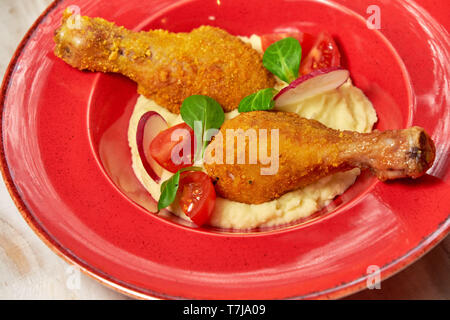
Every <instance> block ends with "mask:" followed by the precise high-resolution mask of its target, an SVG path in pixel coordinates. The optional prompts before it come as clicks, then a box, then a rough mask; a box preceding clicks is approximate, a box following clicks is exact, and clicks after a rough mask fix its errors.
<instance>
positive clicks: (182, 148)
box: [150, 122, 195, 173]
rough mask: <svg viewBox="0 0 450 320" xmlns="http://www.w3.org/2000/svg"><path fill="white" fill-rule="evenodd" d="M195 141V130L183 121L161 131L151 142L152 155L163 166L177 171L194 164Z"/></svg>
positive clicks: (171, 170)
mask: <svg viewBox="0 0 450 320" xmlns="http://www.w3.org/2000/svg"><path fill="white" fill-rule="evenodd" d="M177 139H178V140H177ZM194 143H195V140H194V130H192V129H191V127H189V126H188V125H187V124H186V123H184V122H183V123H180V124H177V125H176V126H173V127H170V128H168V129H166V130H163V131H161V132H160V133H159V134H158V135H157V136H156V137H155V138H154V139H153V140H152V142H151V143H150V155H151V156H152V158H153V159H155V161H156V162H158V164H159V165H160V166H161V167H163V168H164V169H166V170H168V171H170V172H173V173H175V172H177V171H178V170H180V169H181V168H185V167H189V166H192V163H193V160H194V159H193V158H194V156H193V155H194Z"/></svg>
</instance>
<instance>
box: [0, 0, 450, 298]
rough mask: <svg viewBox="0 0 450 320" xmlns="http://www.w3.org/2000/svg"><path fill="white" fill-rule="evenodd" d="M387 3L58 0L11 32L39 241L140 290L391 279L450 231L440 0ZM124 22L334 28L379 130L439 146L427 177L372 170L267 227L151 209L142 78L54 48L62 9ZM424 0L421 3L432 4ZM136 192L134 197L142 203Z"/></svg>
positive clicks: (17, 179)
mask: <svg viewBox="0 0 450 320" xmlns="http://www.w3.org/2000/svg"><path fill="white" fill-rule="evenodd" d="M420 2H421V3H422V5H426V6H427V8H426V9H424V8H423V7H421V6H420V5H419V4H416V3H414V2H413V1H400V0H399V1H392V2H385V4H384V5H383V6H382V7H381V8H380V9H381V29H380V30H370V29H368V28H367V27H366V22H365V19H366V17H368V16H369V15H370V14H368V13H366V12H367V11H366V10H367V8H368V7H369V5H371V4H372V3H373V1H370V0H361V1H350V0H340V1H301V0H299V1H259V0H247V1H240V2H239V4H238V2H236V1H219V0H217V1H206V0H205V1H201V0H198V1H180V2H177V3H173V1H157V0H153V1H150V0H148V1H141V0H114V1H111V0H108V1H106V0H105V1H101V0H84V1H81V0H79V1H56V2H55V3H54V4H52V5H51V6H50V8H49V9H47V11H46V12H45V13H44V14H43V15H42V16H41V17H40V18H39V19H38V21H37V22H36V23H35V25H34V26H33V27H32V28H31V30H30V31H29V33H28V34H27V36H26V37H25V39H24V40H23V41H22V43H21V45H20V46H19V48H18V50H17V52H16V54H15V56H14V58H13V60H12V62H11V64H10V67H9V69H8V71H7V73H6V77H5V80H4V82H3V87H2V96H1V105H2V121H1V125H2V149H1V150H2V154H1V163H2V172H3V175H4V178H5V180H6V183H7V185H8V188H9V190H10V192H11V195H12V197H13V198H14V200H15V202H16V204H17V206H18V207H19V210H20V211H21V213H22V214H23V216H24V218H25V219H26V220H27V221H28V223H29V224H30V225H31V226H32V228H33V229H34V230H35V231H36V232H37V233H38V234H39V235H40V236H41V237H42V239H43V240H44V241H45V242H46V243H47V244H48V245H49V246H50V247H51V248H53V249H54V250H55V251H56V252H58V253H59V254H60V255H61V256H63V257H65V258H67V259H68V260H70V261H72V262H74V263H76V264H78V265H80V266H81V267H82V268H83V270H84V271H86V272H87V273H89V274H90V275H92V276H94V277H95V278H97V279H99V280H100V281H101V282H103V283H105V284H108V285H110V286H111V287H113V288H115V289H118V290H120V291H122V292H125V293H127V294H130V295H134V296H136V297H144V298H145V297H151V296H156V297H163V298H216V299H230V298H254V299H259V298H337V297H341V296H344V295H347V294H349V293H352V292H355V291H356V290H359V289H362V288H364V287H365V286H366V280H367V277H368V274H367V268H368V267H369V266H372V265H375V266H379V267H380V268H381V276H382V278H383V279H384V278H386V277H388V276H390V275H392V274H393V273H395V272H397V271H399V270H400V269H402V268H403V267H405V266H406V265H408V264H410V263H411V262H413V261H414V260H416V259H417V258H419V257H420V256H422V255H423V254H424V253H425V252H426V251H427V250H429V249H430V248H431V247H432V246H433V245H435V244H436V243H437V242H438V241H439V240H440V239H442V238H443V237H444V236H445V235H446V234H447V233H448V231H449V226H450V222H449V211H450V210H449V209H450V197H449V194H450V185H449V179H450V170H449V169H448V163H449V159H448V154H449V149H450V144H449V143H450V142H449V141H450V117H449V113H450V108H449V101H450V100H449V92H450V90H449V85H448V81H447V80H448V79H450V75H449V73H450V71H449V68H448V66H449V65H450V61H449V57H450V53H449V48H450V44H449V37H448V33H447V31H446V29H445V27H443V26H442V25H441V24H439V22H438V21H441V22H445V23H448V19H447V16H446V14H447V13H448V12H449V10H450V6H449V2H448V1H434V2H426V1H420ZM73 3H76V4H77V5H78V6H79V7H80V10H81V13H82V14H83V15H89V16H101V17H103V18H105V19H108V20H111V21H115V22H116V23H117V24H119V25H124V26H125V27H127V28H131V29H135V30H138V29H144V30H147V29H150V28H165V29H169V30H171V31H189V30H190V29H192V28H193V27H197V26H199V25H201V24H212V25H216V26H221V27H223V28H225V29H226V30H228V31H229V32H231V33H233V34H240V35H250V34H252V33H257V34H264V33H270V32H273V31H286V30H290V29H301V30H303V31H305V32H310V33H317V32H319V31H320V30H322V29H326V30H329V31H330V32H332V34H333V36H334V37H335V39H336V40H337V42H338V44H339V46H340V48H341V51H342V53H343V56H344V57H345V59H344V63H345V65H346V66H347V67H348V68H349V69H350V71H351V74H352V78H353V80H354V82H355V83H356V85H357V86H358V87H360V88H361V89H363V90H364V92H365V93H366V94H367V96H368V97H369V98H370V99H371V100H372V101H373V103H374V105H375V108H376V109H377V112H378V115H379V118H380V121H379V123H378V124H377V126H378V128H379V129H388V128H404V127H407V126H410V125H419V126H422V127H425V128H426V130H427V131H428V132H429V133H430V134H431V135H432V137H433V139H434V141H435V142H436V145H437V158H436V162H435V164H434V166H433V168H432V169H431V170H430V171H429V175H428V176H425V177H424V178H421V179H419V180H416V181H412V180H404V181H395V182H390V183H381V182H378V181H377V180H376V179H374V178H373V177H371V176H370V175H368V174H365V175H363V176H362V177H361V178H359V179H358V182H357V183H356V184H355V185H354V186H353V187H352V188H350V189H349V190H348V191H347V192H346V193H345V194H344V195H343V196H341V197H339V198H338V199H336V200H335V201H334V203H333V205H332V206H330V207H328V208H327V209H326V210H324V211H323V212H321V214H320V216H317V215H316V218H315V219H313V220H310V221H308V222H306V223H302V224H297V225H291V226H288V227H283V228H278V229H275V230H270V231H267V230H266V231H263V232H261V231H260V232H249V233H230V232H224V231H223V230H217V229H207V228H206V229H204V228H203V229H195V228H192V227H191V226H185V225H180V224H179V223H177V222H176V221H173V220H170V219H164V218H161V217H157V216H156V215H153V214H149V213H148V211H147V210H145V209H143V207H142V206H144V207H147V208H150V209H151V208H152V207H153V206H154V202H153V200H152V199H151V198H150V197H149V195H148V194H147V193H146V192H145V191H144V190H143V189H142V187H141V186H140V185H139V184H138V183H137V181H136V179H135V178H134V176H133V174H132V172H131V169H130V155H129V151H128V147H127V142H126V134H127V133H126V126H127V122H128V117H129V115H130V112H131V108H132V106H133V104H134V102H135V100H136V98H137V94H136V86H135V84H133V83H132V82H130V81H128V80H127V79H125V78H123V77H121V76H118V75H104V74H98V73H87V72H80V71H77V70H75V69H73V68H71V67H70V66H68V65H67V64H65V63H64V62H62V61H61V60H59V59H57V58H56V57H55V56H54V55H53V53H52V49H53V41H52V36H53V32H54V30H55V28H56V27H57V26H58V25H59V23H60V18H61V12H62V10H63V9H64V8H65V7H67V6H68V5H70V4H73ZM427 10H428V11H427ZM138 203H139V204H138Z"/></svg>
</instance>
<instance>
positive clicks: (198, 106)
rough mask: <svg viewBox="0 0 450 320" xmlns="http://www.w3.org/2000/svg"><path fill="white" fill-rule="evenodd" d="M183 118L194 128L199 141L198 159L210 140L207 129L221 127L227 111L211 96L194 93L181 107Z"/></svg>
mask: <svg viewBox="0 0 450 320" xmlns="http://www.w3.org/2000/svg"><path fill="white" fill-rule="evenodd" d="M180 114H181V118H182V119H183V121H184V122H186V123H187V125H188V126H189V127H191V128H192V129H193V130H194V133H195V139H196V142H197V150H196V157H195V158H196V159H198V157H199V156H200V155H199V154H200V152H201V154H203V151H204V149H205V148H206V145H207V144H208V141H205V134H206V131H207V130H209V129H219V128H220V126H221V125H222V123H223V122H224V121H225V113H224V112H223V109H222V107H221V106H220V104H219V103H218V102H217V101H216V100H214V99H213V98H211V97H208V96H203V95H193V96H190V97H187V98H186V99H184V101H183V103H182V104H181V108H180Z"/></svg>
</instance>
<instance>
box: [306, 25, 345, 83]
mask: <svg viewBox="0 0 450 320" xmlns="http://www.w3.org/2000/svg"><path fill="white" fill-rule="evenodd" d="M340 65H341V53H340V52H339V49H338V47H337V45H336V43H335V42H334V40H333V38H332V37H331V36H330V35H329V34H328V33H327V32H325V31H323V32H321V33H320V34H319V35H318V37H317V39H316V41H315V43H314V46H313V47H312V49H311V50H310V51H309V53H308V54H307V55H306V56H304V58H302V62H301V64H300V71H299V73H300V74H302V75H305V74H308V73H311V71H313V70H316V69H323V68H329V67H339V66H340Z"/></svg>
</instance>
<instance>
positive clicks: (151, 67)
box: [54, 10, 275, 113]
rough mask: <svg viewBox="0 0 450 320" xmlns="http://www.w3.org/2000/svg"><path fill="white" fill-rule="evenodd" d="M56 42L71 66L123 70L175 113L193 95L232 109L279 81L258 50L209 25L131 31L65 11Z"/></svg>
mask: <svg viewBox="0 0 450 320" xmlns="http://www.w3.org/2000/svg"><path fill="white" fill-rule="evenodd" d="M54 41H55V43H56V47H55V54H56V56H58V57H59V58H61V59H63V60H64V61H65V62H67V63H68V64H70V65H71V66H73V67H75V68H78V69H80V70H90V71H102V72H116V73H121V74H123V75H125V76H126V77H128V78H130V79H132V80H133V81H135V82H137V84H138V92H139V93H140V94H143V95H144V96H146V97H147V98H151V99H153V100H155V101H156V102H157V103H158V104H160V105H162V106H164V107H166V108H167V109H169V110H170V111H171V112H175V113H179V110H180V106H181V103H182V102H183V100H184V99H185V98H187V97H189V96H190V95H194V94H203V95H207V96H210V97H212V98H214V99H216V100H217V101H218V102H219V103H220V104H221V105H222V107H223V108H224V110H225V111H231V110H233V109H235V108H237V106H238V105H239V102H240V101H241V100H242V98H244V97H245V96H247V95H250V94H252V93H254V92H256V91H258V90H260V89H264V88H270V87H273V85H274V83H275V80H274V78H273V76H272V75H271V74H270V73H269V72H268V71H267V70H266V69H265V68H264V67H263V65H262V56H261V55H260V54H259V53H258V52H257V51H255V50H254V49H253V48H251V46H250V45H248V44H245V43H244V42H243V41H241V40H240V39H239V38H237V37H235V36H232V35H230V34H228V33H227V32H226V31H224V30H222V29H219V28H215V27H210V26H202V27H200V28H198V29H194V30H193V31H192V32H190V33H171V32H168V31H164V30H153V31H148V32H132V31H130V30H127V29H125V28H124V27H118V26H116V25H115V24H114V23H111V22H108V21H106V20H104V19H101V18H89V17H85V16H83V17H82V16H76V19H75V16H72V15H71V13H70V11H68V10H66V11H65V12H64V14H63V20H62V25H61V27H60V28H58V29H57V30H56V31H55V37H54Z"/></svg>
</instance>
